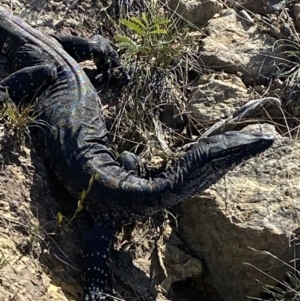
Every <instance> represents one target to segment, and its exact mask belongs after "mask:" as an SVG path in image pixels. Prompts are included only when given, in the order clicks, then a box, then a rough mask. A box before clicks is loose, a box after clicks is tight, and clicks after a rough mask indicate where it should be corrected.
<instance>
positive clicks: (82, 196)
mask: <svg viewBox="0 0 300 301" xmlns="http://www.w3.org/2000/svg"><path fill="white" fill-rule="evenodd" d="M99 177H100V175H99V174H98V173H97V174H94V175H92V176H91V178H90V180H89V184H88V187H87V189H84V190H83V191H82V192H81V194H80V196H79V200H78V202H77V208H76V210H75V212H74V214H73V216H72V217H71V219H70V220H69V221H68V222H67V224H66V226H68V225H70V224H71V222H72V221H73V220H74V219H75V218H76V216H77V214H78V213H79V212H80V211H81V210H82V209H83V201H84V199H85V198H86V196H87V195H88V194H89V192H90V190H91V188H92V186H93V184H94V182H95V180H97V179H99ZM63 219H64V216H63V215H62V214H61V213H60V212H58V213H57V214H56V222H57V224H58V225H61V224H62V222H63Z"/></svg>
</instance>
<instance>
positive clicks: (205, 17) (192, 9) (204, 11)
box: [167, 0, 223, 25]
mask: <svg viewBox="0 0 300 301" xmlns="http://www.w3.org/2000/svg"><path fill="white" fill-rule="evenodd" d="M167 3H168V6H169V7H170V8H171V9H172V10H174V11H175V12H176V13H177V14H179V15H180V16H181V17H183V18H184V19H186V20H187V21H189V22H191V23H193V24H194V25H205V24H206V23H207V22H208V21H209V20H210V19H211V18H212V17H213V16H214V15H215V14H216V13H219V12H220V11H221V9H222V8H223V5H222V3H221V2H220V1H218V0H206V1H203V0H169V1H168V2H167Z"/></svg>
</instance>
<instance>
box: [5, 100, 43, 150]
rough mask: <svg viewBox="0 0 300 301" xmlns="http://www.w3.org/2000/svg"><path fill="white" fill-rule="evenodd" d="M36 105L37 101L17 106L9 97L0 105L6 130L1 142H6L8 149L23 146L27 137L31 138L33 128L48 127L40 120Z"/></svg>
mask: <svg viewBox="0 0 300 301" xmlns="http://www.w3.org/2000/svg"><path fill="white" fill-rule="evenodd" d="M36 104H37V101H32V102H31V103H22V104H19V105H16V104H15V103H13V102H12V101H11V100H10V99H9V97H8V96H7V98H6V99H4V101H3V102H2V103H1V104H0V123H1V124H2V125H3V128H4V132H3V133H2V135H1V140H3V141H6V142H5V144H6V147H8V146H9V145H16V144H23V142H24V139H25V137H26V136H29V129H30V128H31V127H33V126H41V125H46V123H45V122H43V121H41V120H38V116H39V115H40V113H39V112H38V110H37V109H36ZM2 137H3V138H2ZM2 147H3V145H2Z"/></svg>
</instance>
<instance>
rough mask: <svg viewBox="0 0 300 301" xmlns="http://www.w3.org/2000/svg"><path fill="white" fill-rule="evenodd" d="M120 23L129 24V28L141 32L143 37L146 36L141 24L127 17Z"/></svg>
mask: <svg viewBox="0 0 300 301" xmlns="http://www.w3.org/2000/svg"><path fill="white" fill-rule="evenodd" d="M120 23H121V24H123V25H125V26H127V27H128V29H131V30H133V31H135V32H136V33H137V34H139V35H140V36H142V37H143V36H145V34H146V32H145V30H143V28H141V27H140V25H138V24H137V23H135V22H132V21H130V20H126V19H121V20H120Z"/></svg>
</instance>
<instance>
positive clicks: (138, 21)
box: [130, 17, 148, 31]
mask: <svg viewBox="0 0 300 301" xmlns="http://www.w3.org/2000/svg"><path fill="white" fill-rule="evenodd" d="M130 20H131V21H132V22H134V23H137V24H138V25H139V26H140V27H141V28H142V29H143V30H144V31H146V30H147V27H148V24H147V23H145V22H143V19H141V18H137V17H131V18H130Z"/></svg>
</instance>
